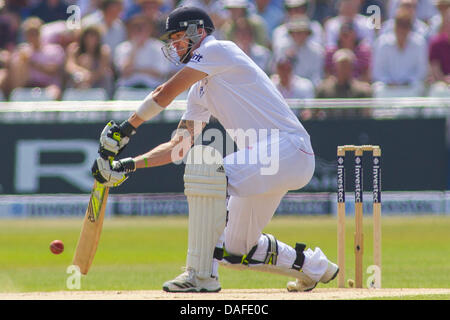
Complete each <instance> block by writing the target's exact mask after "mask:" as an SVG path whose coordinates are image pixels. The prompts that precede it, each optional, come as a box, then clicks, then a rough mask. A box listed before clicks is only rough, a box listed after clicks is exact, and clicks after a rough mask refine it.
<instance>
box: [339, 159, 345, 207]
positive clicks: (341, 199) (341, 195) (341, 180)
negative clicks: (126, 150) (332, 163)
mask: <svg viewBox="0 0 450 320" xmlns="http://www.w3.org/2000/svg"><path fill="white" fill-rule="evenodd" d="M337 168H338V172H337V183H338V186H337V189H338V202H345V181H344V180H345V179H344V170H345V168H344V158H343V157H339V158H338V166H337Z"/></svg>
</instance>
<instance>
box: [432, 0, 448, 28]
mask: <svg viewBox="0 0 450 320" xmlns="http://www.w3.org/2000/svg"><path fill="white" fill-rule="evenodd" d="M434 4H435V5H436V8H437V9H438V11H439V13H437V14H435V15H434V16H433V17H431V19H430V36H431V37H432V36H435V35H437V34H439V33H440V32H441V27H442V21H443V20H444V19H443V17H444V13H445V12H446V11H447V9H448V8H450V0H435V1H434Z"/></svg>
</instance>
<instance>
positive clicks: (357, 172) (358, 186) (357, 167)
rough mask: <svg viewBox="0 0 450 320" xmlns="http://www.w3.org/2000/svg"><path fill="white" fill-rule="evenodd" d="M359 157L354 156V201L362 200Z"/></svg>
mask: <svg viewBox="0 0 450 320" xmlns="http://www.w3.org/2000/svg"><path fill="white" fill-rule="evenodd" d="M361 170H362V169H361V157H356V158H355V202H362V175H361Z"/></svg>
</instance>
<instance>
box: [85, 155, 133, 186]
mask: <svg viewBox="0 0 450 320" xmlns="http://www.w3.org/2000/svg"><path fill="white" fill-rule="evenodd" d="M91 171H92V176H93V177H94V178H95V180H97V181H98V182H100V183H101V184H103V185H104V186H106V187H118V186H120V185H121V184H122V183H123V182H124V181H125V180H127V179H128V176H129V174H130V173H132V172H134V171H136V164H135V162H134V160H133V159H132V158H126V159H121V160H118V161H110V160H105V159H103V158H101V157H99V158H97V159H96V160H95V161H94V164H93V165H92V169H91Z"/></svg>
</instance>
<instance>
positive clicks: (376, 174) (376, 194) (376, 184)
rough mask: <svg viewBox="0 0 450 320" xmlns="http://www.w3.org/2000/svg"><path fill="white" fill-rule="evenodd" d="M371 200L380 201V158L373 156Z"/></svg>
mask: <svg viewBox="0 0 450 320" xmlns="http://www.w3.org/2000/svg"><path fill="white" fill-rule="evenodd" d="M372 171H373V202H375V203H378V202H380V200H381V199H380V159H378V157H374V158H373V167H372Z"/></svg>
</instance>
